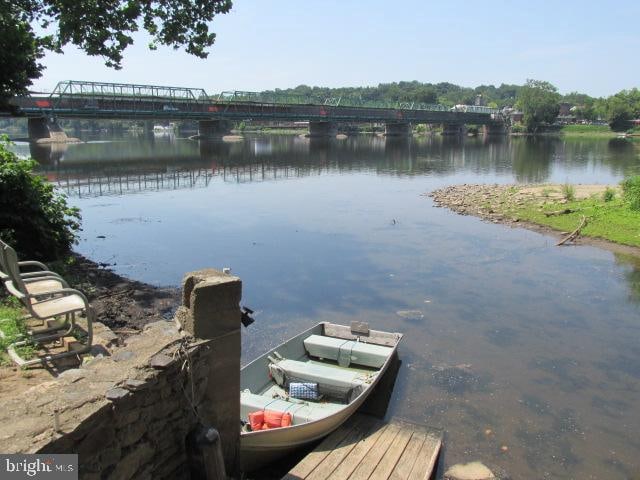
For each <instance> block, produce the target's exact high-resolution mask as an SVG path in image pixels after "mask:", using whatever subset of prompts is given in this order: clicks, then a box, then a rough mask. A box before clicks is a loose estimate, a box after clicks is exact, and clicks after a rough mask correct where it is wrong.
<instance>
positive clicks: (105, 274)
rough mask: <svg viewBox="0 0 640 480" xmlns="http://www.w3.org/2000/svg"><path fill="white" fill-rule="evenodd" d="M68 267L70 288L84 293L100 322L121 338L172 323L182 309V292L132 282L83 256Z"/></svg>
mask: <svg viewBox="0 0 640 480" xmlns="http://www.w3.org/2000/svg"><path fill="white" fill-rule="evenodd" d="M73 259H74V261H73V263H72V264H71V265H69V266H67V267H66V270H67V272H66V276H67V277H68V278H67V280H68V281H69V283H70V285H71V286H72V287H73V288H77V289H78V290H81V291H82V292H84V294H85V295H86V296H87V299H88V300H89V302H90V303H91V305H92V306H93V308H94V309H95V311H96V318H97V320H98V321H99V322H101V323H103V324H105V325H106V326H107V327H109V328H110V329H111V330H113V331H114V333H116V334H118V336H119V337H121V338H126V337H127V336H129V335H131V334H135V333H137V332H138V331H140V330H142V328H143V327H144V326H145V325H147V324H148V323H153V322H156V321H158V320H170V319H172V318H173V314H174V312H175V311H176V309H177V308H178V307H179V306H180V302H181V296H180V289H178V288H163V287H155V286H153V285H149V284H146V283H142V282H138V281H135V280H129V279H127V278H124V277H121V276H120V275H117V274H115V273H114V272H112V271H111V270H109V269H108V265H106V266H103V265H100V264H97V263H95V262H93V261H91V260H89V259H88V258H86V257H83V256H82V255H79V254H73Z"/></svg>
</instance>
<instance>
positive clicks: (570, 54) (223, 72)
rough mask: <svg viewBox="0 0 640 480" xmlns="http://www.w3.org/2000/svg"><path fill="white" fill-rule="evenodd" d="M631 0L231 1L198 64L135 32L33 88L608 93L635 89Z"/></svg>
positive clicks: (53, 71)
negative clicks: (449, 88) (114, 61)
mask: <svg viewBox="0 0 640 480" xmlns="http://www.w3.org/2000/svg"><path fill="white" fill-rule="evenodd" d="M639 18H640V1H638V0H617V1H616V2H603V1H601V0H583V1H574V0H555V1H547V0H536V1H535V2H532V1H530V0H529V1H523V0H510V1H509V0H483V1H474V2H471V1H465V2H463V1H461V0H448V1H447V0H440V1H433V0H422V1H419V0H396V1H390V0H387V1H379V0H368V1H364V0H342V1H339V0H322V1H320V0H317V1H309V0H307V1H303V0H268V1H267V0H237V1H234V6H233V8H232V10H231V12H230V13H228V14H225V15H220V16H217V17H216V18H215V19H214V21H213V23H212V29H213V31H214V32H215V33H216V34H217V39H216V43H215V44H214V45H213V47H211V48H210V50H209V52H210V53H209V57H208V58H207V59H205V60H202V59H199V58H196V57H193V56H191V55H188V54H186V53H184V52H183V51H174V50H173V49H172V48H168V47H164V48H159V49H158V50H157V51H150V50H149V49H148V48H147V44H148V43H149V40H150V39H149V37H147V36H145V34H143V33H140V32H139V33H137V34H136V35H135V37H134V42H135V43H134V45H133V46H132V47H130V48H128V49H127V50H126V51H125V58H124V62H123V69H122V70H119V71H116V70H113V69H109V68H107V67H105V66H104V62H103V60H102V59H101V58H100V57H89V56H87V55H86V54H84V53H83V52H81V51H79V50H78V49H76V48H74V47H66V48H65V50H64V54H62V55H61V54H53V53H49V54H48V55H47V56H46V57H45V58H44V60H43V63H44V65H45V66H46V67H47V69H46V70H45V72H44V75H43V77H42V78H40V79H37V80H36V81H35V82H34V85H33V88H32V90H40V91H50V90H52V89H53V88H54V87H55V85H56V84H57V82H59V81H62V80H88V81H105V82H119V83H138V84H150V85H169V86H179V87H198V88H204V89H205V90H206V91H207V93H209V94H212V93H218V92H221V91H233V90H244V91H261V90H267V89H274V88H288V87H295V86H297V85H300V84H306V85H312V86H314V85H317V86H326V87H340V86H365V85H377V84H378V83H387V82H397V81H402V80H405V81H411V80H418V81H420V82H428V83H438V82H451V83H454V84H458V85H462V86H466V87H475V86H478V85H482V84H485V85H486V84H494V85H496V86H498V85H500V84H501V83H515V84H523V83H524V82H525V81H526V80H527V79H528V78H533V79H537V80H546V81H549V82H551V83H553V84H554V85H555V86H556V87H558V89H559V90H560V92H561V93H568V92H571V91H578V92H582V93H587V94H589V95H592V96H609V95H612V94H614V93H616V92H618V91H620V90H622V89H629V88H633V87H640V60H638V58H639V55H640V53H638V52H640V24H639V23H638V19H639Z"/></svg>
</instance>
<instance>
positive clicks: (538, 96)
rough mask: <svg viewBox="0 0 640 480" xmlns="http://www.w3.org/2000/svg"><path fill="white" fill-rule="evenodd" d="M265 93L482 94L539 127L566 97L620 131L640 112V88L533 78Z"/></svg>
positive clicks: (446, 99) (469, 101)
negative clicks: (600, 91) (609, 89)
mask: <svg viewBox="0 0 640 480" xmlns="http://www.w3.org/2000/svg"><path fill="white" fill-rule="evenodd" d="M262 93H263V94H265V95H287V96H289V95H291V96H298V97H305V98H309V99H312V100H316V101H324V100H325V99H328V98H343V99H345V100H349V101H352V102H354V101H355V102H358V101H363V102H369V101H384V102H418V103H427V104H440V105H445V106H448V107H453V106H454V105H460V104H463V105H473V104H474V103H475V101H476V99H477V98H479V97H480V98H481V99H482V103H483V104H484V105H487V106H489V107H492V108H498V109H502V108H505V107H513V108H515V109H518V110H521V111H522V112H523V113H524V121H523V123H524V125H525V127H526V129H527V130H528V131H531V132H535V131H537V130H538V129H540V128H541V127H543V126H545V125H548V124H552V123H554V122H555V121H556V119H557V117H558V113H559V111H560V104H561V103H568V104H570V105H571V106H572V108H571V115H572V116H574V117H575V118H576V119H577V120H585V121H588V122H596V121H603V122H607V123H609V125H610V127H611V128H612V129H613V130H615V131H625V130H628V129H629V128H631V126H632V123H631V120H633V119H637V118H640V90H638V89H637V88H632V89H630V90H622V91H620V92H618V93H616V94H615V95H612V96H610V97H607V98H604V97H599V98H597V97H591V96H589V95H587V94H585V93H579V92H571V93H568V94H566V95H561V94H560V93H559V92H558V89H557V88H556V87H555V86H554V85H552V84H551V83H549V82H545V81H541V80H527V82H526V83H525V84H524V85H510V84H505V83H503V84H501V85H500V86H499V87H496V86H494V85H480V86H478V87H475V88H470V87H461V86H459V85H455V84H453V83H448V82H442V83H422V82H418V81H412V82H406V81H403V82H392V83H380V84H378V85H377V86H366V87H339V88H328V87H311V86H308V85H298V86H297V87H294V88H286V89H275V90H266V91H264V92H262Z"/></svg>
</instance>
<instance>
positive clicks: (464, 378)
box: [432, 364, 490, 395]
mask: <svg viewBox="0 0 640 480" xmlns="http://www.w3.org/2000/svg"><path fill="white" fill-rule="evenodd" d="M433 369H434V370H435V371H434V372H433V374H432V377H433V383H434V384H435V385H436V386H438V387H440V388H442V389H443V390H445V391H447V392H449V393H451V394H454V395H461V394H464V393H466V392H471V391H477V390H481V389H483V388H484V387H486V385H487V384H488V383H489V381H490V379H489V378H487V377H486V375H485V376H484V377H483V376H481V375H477V374H475V373H473V372H472V371H471V365H469V364H460V365H455V366H448V365H442V366H434V367H433Z"/></svg>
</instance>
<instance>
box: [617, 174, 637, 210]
mask: <svg viewBox="0 0 640 480" xmlns="http://www.w3.org/2000/svg"><path fill="white" fill-rule="evenodd" d="M620 185H622V198H623V199H624V201H625V202H628V203H629V206H630V207H631V210H640V175H636V176H634V177H629V178H627V179H625V180H623V181H622V183H621V184H620Z"/></svg>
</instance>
